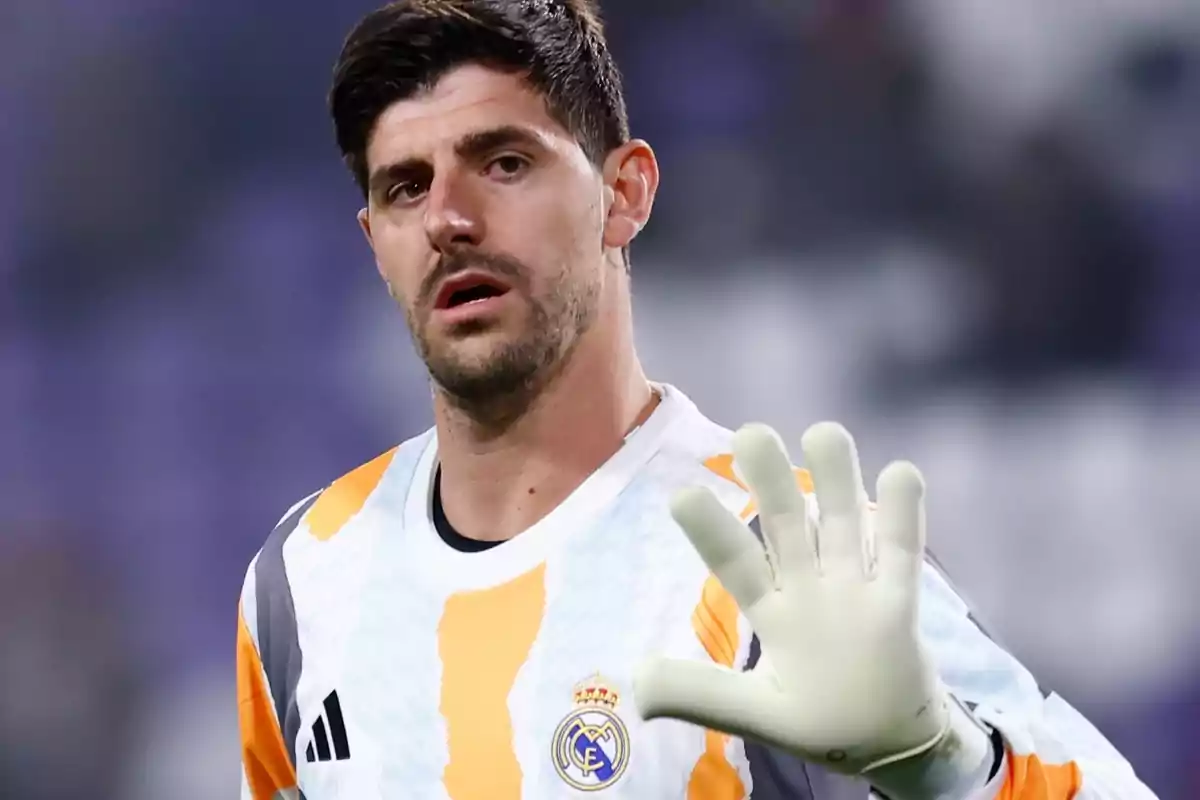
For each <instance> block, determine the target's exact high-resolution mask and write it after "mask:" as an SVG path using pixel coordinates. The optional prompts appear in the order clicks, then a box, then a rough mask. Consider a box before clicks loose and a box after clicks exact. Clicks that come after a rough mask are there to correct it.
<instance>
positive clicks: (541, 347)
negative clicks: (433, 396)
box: [409, 279, 599, 433]
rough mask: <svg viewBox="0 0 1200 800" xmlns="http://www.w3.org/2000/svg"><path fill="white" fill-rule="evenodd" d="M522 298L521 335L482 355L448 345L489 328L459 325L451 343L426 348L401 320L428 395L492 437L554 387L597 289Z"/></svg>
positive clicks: (568, 286) (574, 285) (591, 316)
mask: <svg viewBox="0 0 1200 800" xmlns="http://www.w3.org/2000/svg"><path fill="white" fill-rule="evenodd" d="M525 285H528V284H525ZM511 291H514V292H516V291H519V289H518V288H515V287H514V288H513V289H512V290H511ZM522 294H523V297H522V298H521V299H522V300H523V302H524V303H525V306H526V308H525V311H526V315H525V319H524V325H523V328H524V329H523V330H522V331H521V333H520V335H519V336H517V337H515V338H512V339H509V340H507V341H503V342H501V343H499V344H497V345H496V346H495V347H494V348H492V349H491V351H490V352H486V353H483V354H479V353H477V352H470V353H465V352H463V351H462V349H460V348H459V347H457V346H456V341H455V340H461V339H464V338H467V337H470V336H483V335H487V328H488V327H489V326H490V325H491V324H492V323H489V322H469V323H464V324H463V325H460V326H458V327H457V328H456V329H455V330H454V331H453V334H454V335H453V338H452V339H450V340H445V341H441V342H434V341H431V340H430V338H429V337H428V335H427V334H426V327H425V325H423V324H414V322H415V320H413V319H412V318H410V319H409V330H410V331H411V332H412V335H413V341H414V343H415V344H416V347H417V351H418V352H419V354H420V356H421V360H422V361H424V362H425V367H426V369H427V370H428V372H429V376H430V379H431V380H432V381H433V384H434V387H435V390H436V391H437V392H438V393H439V394H440V395H441V396H442V397H444V398H445V399H446V401H447V402H448V403H449V404H450V405H452V406H453V407H455V408H456V409H458V410H459V411H461V412H462V413H463V414H464V415H466V416H467V417H468V418H469V419H471V420H472V421H473V422H474V423H476V424H477V425H478V426H480V427H482V428H486V429H488V430H489V431H491V432H493V433H501V432H503V431H504V430H507V429H508V428H509V427H510V426H511V425H512V424H513V423H514V422H516V421H517V420H518V419H520V418H521V417H522V416H523V415H524V414H525V413H526V412H527V411H528V410H529V408H530V407H531V406H532V405H533V404H534V402H535V401H536V400H537V398H538V397H539V396H540V395H541V394H542V393H543V392H544V391H545V390H546V388H547V387H548V386H550V385H551V384H552V383H553V382H554V380H555V379H556V378H557V377H558V376H559V375H560V374H561V373H562V371H563V369H564V367H565V366H566V365H567V364H568V363H569V361H570V358H571V355H572V354H573V353H574V351H575V349H576V347H577V345H578V343H579V342H580V340H581V339H582V338H583V335H584V334H585V333H586V332H587V331H588V330H589V329H590V328H591V327H592V325H593V324H594V322H595V320H596V317H597V315H598V304H599V287H598V286H597V285H595V284H594V283H589V282H585V281H573V280H570V279H568V280H567V281H564V282H563V283H562V284H560V287H559V289H558V290H557V291H556V292H555V293H554V294H552V295H551V296H549V297H547V298H546V299H544V300H541V299H539V298H536V297H533V296H531V295H530V294H529V293H528V292H522Z"/></svg>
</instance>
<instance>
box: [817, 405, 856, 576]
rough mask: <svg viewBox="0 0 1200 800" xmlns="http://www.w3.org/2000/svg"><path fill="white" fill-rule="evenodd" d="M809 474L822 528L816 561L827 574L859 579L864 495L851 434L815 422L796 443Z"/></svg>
mask: <svg viewBox="0 0 1200 800" xmlns="http://www.w3.org/2000/svg"><path fill="white" fill-rule="evenodd" d="M800 446H801V448H802V449H803V450H804V461H805V464H806V466H807V467H808V469H809V471H810V472H811V473H812V479H813V487H814V493H815V494H816V499H817V510H818V512H819V513H820V527H819V530H818V532H817V556H818V562H819V564H820V567H821V571H822V572H823V573H826V574H833V573H836V574H845V575H849V574H853V575H863V574H864V569H865V563H866V557H865V552H866V550H867V549H868V545H869V543H868V542H867V537H868V536H869V535H870V534H869V528H868V526H867V525H866V524H865V523H866V507H867V491H866V489H865V488H863V478H862V468H861V467H860V466H859V463H858V450H857V448H856V447H855V445H854V439H853V437H851V436H850V432H849V431H847V430H846V429H845V428H844V427H842V426H841V425H839V424H838V423H836V422H819V423H817V424H816V425H813V426H812V427H810V428H809V429H808V430H807V431H805V432H804V436H803V438H802V439H801V440H800Z"/></svg>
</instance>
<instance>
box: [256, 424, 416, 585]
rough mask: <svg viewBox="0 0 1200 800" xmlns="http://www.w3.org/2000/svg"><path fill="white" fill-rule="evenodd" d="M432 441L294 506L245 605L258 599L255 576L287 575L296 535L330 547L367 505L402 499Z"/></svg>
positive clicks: (399, 450) (408, 447) (398, 451)
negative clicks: (288, 547)
mask: <svg viewBox="0 0 1200 800" xmlns="http://www.w3.org/2000/svg"><path fill="white" fill-rule="evenodd" d="M431 437H432V431H426V432H425V433H422V434H421V435H419V436H415V437H413V438H411V439H408V440H406V441H404V442H402V443H401V444H399V445H396V446H395V447H392V448H391V449H389V450H386V451H384V452H382V453H380V454H379V455H377V456H375V457H374V458H371V459H370V460H369V461H366V462H365V463H363V464H360V465H358V466H356V467H354V468H353V469H351V470H349V471H348V472H346V473H345V474H343V475H341V476H340V477H338V478H337V479H335V480H333V481H331V482H330V483H328V484H326V485H325V486H324V487H322V488H320V489H318V490H316V491H315V492H312V493H311V494H309V495H308V496H306V497H304V498H303V499H302V500H299V501H298V502H296V503H294V504H292V505H291V506H290V507H289V508H288V509H287V511H286V512H285V513H284V514H283V516H282V517H281V518H280V519H279V521H278V522H277V523H276V524H275V527H274V528H272V529H271V533H270V534H269V535H268V536H267V538H266V541H265V542H264V544H263V545H262V547H261V548H260V549H259V551H258V552H257V553H256V554H255V555H254V558H253V559H252V560H251V562H250V565H249V567H248V568H247V570H246V580H245V582H244V584H243V593H242V602H243V604H246V603H247V601H252V600H253V597H254V594H255V593H256V592H255V588H256V583H257V582H258V581H256V580H255V574H256V573H262V572H263V571H264V570H265V571H268V572H272V573H275V572H281V571H282V567H283V552H284V545H285V544H287V543H288V541H289V540H291V538H292V537H293V535H294V534H296V533H297V532H301V531H302V532H304V533H306V534H307V535H308V537H309V538H312V539H315V540H317V541H327V540H329V539H331V538H332V537H333V536H334V535H335V534H336V533H338V531H340V530H341V529H342V528H343V526H345V525H346V523H347V522H349V521H350V520H351V519H353V518H354V517H355V515H357V514H358V512H359V511H361V510H362V508H363V507H364V506H366V505H367V503H368V502H370V501H372V500H374V499H377V498H381V497H386V496H392V495H395V496H399V497H402V496H403V494H404V492H405V491H406V490H407V487H408V485H409V483H411V481H412V476H413V474H414V472H415V470H416V466H417V462H418V461H419V459H420V457H421V454H422V453H424V451H425V449H426V447H427V445H428V444H429V442H430V440H431Z"/></svg>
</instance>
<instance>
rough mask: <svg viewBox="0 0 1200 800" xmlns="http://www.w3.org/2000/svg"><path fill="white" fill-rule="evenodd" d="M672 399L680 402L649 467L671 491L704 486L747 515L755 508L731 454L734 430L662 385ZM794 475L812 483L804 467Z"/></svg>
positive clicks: (803, 485) (808, 486)
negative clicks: (669, 427) (667, 431)
mask: <svg viewBox="0 0 1200 800" xmlns="http://www.w3.org/2000/svg"><path fill="white" fill-rule="evenodd" d="M666 388H667V390H668V392H670V393H672V395H673V396H672V400H673V401H674V402H677V403H679V405H680V406H682V407H681V408H680V410H679V412H678V417H677V419H676V420H675V424H674V425H672V427H671V429H670V431H669V433H668V435H667V436H666V437H665V439H664V442H663V445H662V447H661V449H660V451H659V453H658V455H657V456H656V458H655V459H654V463H653V464H652V468H653V470H654V472H655V473H656V475H657V476H658V477H659V479H660V480H662V481H663V482H664V483H665V484H666V486H664V488H667V489H669V490H671V491H676V490H678V489H682V488H684V487H686V486H697V485H698V486H704V487H706V488H708V489H710V490H712V491H713V493H715V494H716V495H717V497H718V499H720V500H721V501H722V502H723V503H724V504H725V505H726V506H727V507H729V508H730V509H731V510H733V511H734V512H735V513H737V514H738V515H739V516H741V517H742V518H743V519H750V518H751V517H753V516H754V513H755V508H754V505H753V503H752V499H751V496H750V490H749V487H748V486H747V485H746V483H745V481H744V480H743V479H742V476H741V473H740V472H739V470H738V466H737V463H736V461H735V459H734V455H733V438H734V431H733V430H732V429H730V428H727V427H725V426H724V425H721V424H720V423H717V422H715V421H713V420H712V419H710V418H708V417H707V416H705V415H704V414H703V413H702V412H701V411H700V410H699V409H698V408H697V407H696V406H695V404H693V403H692V401H691V400H689V399H688V398H687V397H686V396H683V395H682V393H680V392H679V390H678V389H674V388H673V387H669V386H668V387H666ZM795 472H796V479H797V482H798V483H799V484H800V486H801V488H802V489H804V491H806V492H811V491H812V483H811V479H810V478H809V475H808V472H807V471H806V470H803V469H800V468H796V469H795Z"/></svg>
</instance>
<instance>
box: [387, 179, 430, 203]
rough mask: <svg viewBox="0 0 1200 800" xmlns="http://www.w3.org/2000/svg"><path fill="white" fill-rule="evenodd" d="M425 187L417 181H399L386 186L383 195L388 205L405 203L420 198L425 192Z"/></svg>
mask: <svg viewBox="0 0 1200 800" xmlns="http://www.w3.org/2000/svg"><path fill="white" fill-rule="evenodd" d="M425 190H426V187H425V186H424V185H422V184H421V183H418V182H417V181H401V182H400V183H394V184H392V185H391V186H389V187H388V190H387V194H386V195H384V197H385V199H386V200H387V203H388V205H394V204H396V203H399V204H402V205H403V204H407V203H413V202H416V201H417V200H420V199H421V197H422V196H423V195H424V194H425Z"/></svg>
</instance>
